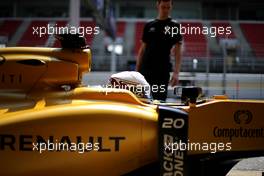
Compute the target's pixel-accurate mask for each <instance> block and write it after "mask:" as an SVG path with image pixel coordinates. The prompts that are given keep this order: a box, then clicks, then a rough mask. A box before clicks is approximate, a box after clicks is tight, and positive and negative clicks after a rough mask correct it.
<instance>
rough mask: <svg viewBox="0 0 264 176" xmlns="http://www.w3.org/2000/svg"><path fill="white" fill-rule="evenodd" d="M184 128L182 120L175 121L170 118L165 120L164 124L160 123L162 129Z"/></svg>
mask: <svg viewBox="0 0 264 176" xmlns="http://www.w3.org/2000/svg"><path fill="white" fill-rule="evenodd" d="M183 126H184V120H183V119H175V120H173V119H172V118H165V119H164V122H163V123H162V128H176V129H179V128H182V127H183Z"/></svg>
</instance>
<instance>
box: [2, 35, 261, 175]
mask: <svg viewBox="0 0 264 176" xmlns="http://www.w3.org/2000/svg"><path fill="white" fill-rule="evenodd" d="M60 40H61V42H62V48H33V47H14V48H1V49H0V175H1V176H9V175H27V176H28V175H39V176H41V175H43V176H44V175H93V176H94V175H135V176H138V175H153V176H155V175H163V176H187V175H188V176H193V175H195V176H202V175H203V176H205V175H206V176H212V175H215V176H218V175H219V176H220V175H225V174H226V173H227V172H228V171H229V170H230V169H231V168H232V167H233V165H234V164H236V163H237V162H238V161H239V160H238V159H241V158H248V157H255V156H264V119H263V112H264V111H263V109H264V102H263V101H254V100H230V99H228V98H227V97H226V96H215V97H213V98H212V99H208V100H200V99H198V97H199V95H200V93H201V89H199V88H197V87H184V88H182V95H181V97H182V101H183V102H179V103H160V102H158V101H144V100H141V99H140V98H138V97H137V96H136V95H135V94H133V93H132V92H131V91H129V90H124V89H118V88H98V87H94V88H93V87H87V86H85V85H83V83H82V76H83V74H84V73H85V72H89V71H90V69H91V51H90V49H89V48H88V47H86V46H85V43H84V42H83V40H82V38H79V37H78V36H68V35H62V36H60Z"/></svg>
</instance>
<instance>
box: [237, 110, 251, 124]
mask: <svg viewBox="0 0 264 176" xmlns="http://www.w3.org/2000/svg"><path fill="white" fill-rule="evenodd" d="M252 118H253V116H252V113H251V112H250V111H249V110H238V111H236V112H235V114H234V120H235V122H236V123H237V124H249V123H250V122H251V121H252Z"/></svg>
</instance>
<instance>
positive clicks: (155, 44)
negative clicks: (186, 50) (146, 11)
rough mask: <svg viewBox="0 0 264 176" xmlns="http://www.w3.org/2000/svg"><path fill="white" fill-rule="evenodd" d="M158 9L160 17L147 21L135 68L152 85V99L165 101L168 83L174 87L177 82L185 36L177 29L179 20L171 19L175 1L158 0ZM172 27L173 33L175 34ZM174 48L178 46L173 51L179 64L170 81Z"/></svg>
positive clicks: (176, 65)
mask: <svg viewBox="0 0 264 176" xmlns="http://www.w3.org/2000/svg"><path fill="white" fill-rule="evenodd" d="M157 8H158V17H157V19H155V20H152V21H150V22H148V23H147V24H146V25H145V27H144V31H143V36H142V44H141V47H140V50H139V53H138V58H137V65H136V70H137V71H138V72H140V73H141V74H142V75H144V77H145V79H146V80H147V81H148V83H149V84H150V86H151V87H152V96H153V98H154V99H158V100H163V101H165V100H166V98H167V88H168V84H169V82H170V84H171V86H175V85H176V84H177V83H178V75H179V71H180V65H181V41H182V36H181V35H180V32H175V31H180V25H179V23H177V22H176V21H174V20H172V19H171V18H170V12H171V9H172V0H158V1H157ZM173 28H174V33H173V34H174V35H172V29H173ZM177 29H178V30H177ZM173 47H175V48H174V50H173V52H174V57H175V60H176V64H175V68H174V71H173V75H172V78H171V80H170V72H171V71H172V65H171V63H170V53H171V49H172V48H173ZM153 85H154V86H155V87H156V88H155V89H154V86H153ZM157 87H158V88H159V89H158V91H157Z"/></svg>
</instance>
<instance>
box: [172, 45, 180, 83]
mask: <svg viewBox="0 0 264 176" xmlns="http://www.w3.org/2000/svg"><path fill="white" fill-rule="evenodd" d="M174 57H175V68H174V71H173V74H172V78H171V80H170V84H171V86H172V87H173V86H176V85H177V84H178V82H179V73H180V69H181V44H180V43H176V44H175V49H174Z"/></svg>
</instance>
